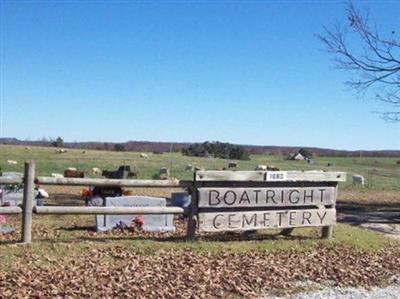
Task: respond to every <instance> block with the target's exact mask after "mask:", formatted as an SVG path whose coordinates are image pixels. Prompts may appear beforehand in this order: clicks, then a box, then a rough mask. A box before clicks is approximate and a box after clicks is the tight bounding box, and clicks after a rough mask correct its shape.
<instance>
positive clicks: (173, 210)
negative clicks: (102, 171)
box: [33, 206, 184, 215]
mask: <svg viewBox="0 0 400 299" xmlns="http://www.w3.org/2000/svg"><path fill="white" fill-rule="evenodd" d="M33 211H34V212H35V213H36V214H65V215H131V214H146V215H156V214H183V212H184V210H183V208H180V207H66V206H53V207H50V206H49V207H43V206H41V207H38V206H37V207H34V208H33Z"/></svg>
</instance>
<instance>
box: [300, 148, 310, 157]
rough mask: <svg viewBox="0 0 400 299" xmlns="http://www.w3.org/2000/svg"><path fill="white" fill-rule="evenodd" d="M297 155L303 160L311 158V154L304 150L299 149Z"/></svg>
mask: <svg viewBox="0 0 400 299" xmlns="http://www.w3.org/2000/svg"><path fill="white" fill-rule="evenodd" d="M299 154H301V155H302V156H303V157H305V158H311V157H312V153H311V152H310V151H309V150H307V149H304V148H301V149H300V150H299Z"/></svg>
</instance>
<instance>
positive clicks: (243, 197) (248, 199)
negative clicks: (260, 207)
mask: <svg viewBox="0 0 400 299" xmlns="http://www.w3.org/2000/svg"><path fill="white" fill-rule="evenodd" d="M245 195H246V196H245ZM243 201H247V203H248V204H250V198H249V195H248V194H247V192H246V191H243V193H242V196H241V197H240V200H239V204H241V203H242V202H243Z"/></svg>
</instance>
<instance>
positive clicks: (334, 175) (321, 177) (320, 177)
mask: <svg viewBox="0 0 400 299" xmlns="http://www.w3.org/2000/svg"><path fill="white" fill-rule="evenodd" d="M267 177H268V176H267ZM286 181H307V182H345V181H346V173H345V172H341V171H317V170H311V171H287V176H286Z"/></svg>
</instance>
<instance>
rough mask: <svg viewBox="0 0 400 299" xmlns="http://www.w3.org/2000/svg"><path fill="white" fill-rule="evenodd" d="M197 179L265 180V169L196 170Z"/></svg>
mask: <svg viewBox="0 0 400 299" xmlns="http://www.w3.org/2000/svg"><path fill="white" fill-rule="evenodd" d="M196 181H250V182H260V181H261V182H262V181H265V171H230V170H206V171H197V172H196Z"/></svg>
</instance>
